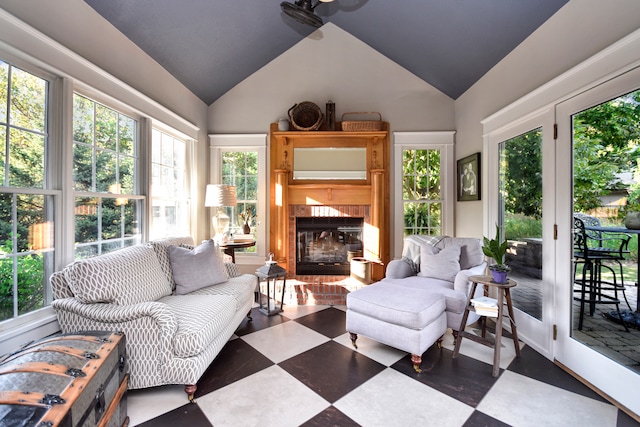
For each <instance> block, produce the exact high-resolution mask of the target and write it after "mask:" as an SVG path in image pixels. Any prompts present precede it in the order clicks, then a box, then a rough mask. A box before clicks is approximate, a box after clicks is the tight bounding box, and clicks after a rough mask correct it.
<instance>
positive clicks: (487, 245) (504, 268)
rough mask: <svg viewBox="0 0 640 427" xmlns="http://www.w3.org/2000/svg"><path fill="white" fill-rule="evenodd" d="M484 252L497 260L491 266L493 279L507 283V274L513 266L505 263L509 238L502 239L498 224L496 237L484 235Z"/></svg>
mask: <svg viewBox="0 0 640 427" xmlns="http://www.w3.org/2000/svg"><path fill="white" fill-rule="evenodd" d="M482 252H483V253H484V254H485V255H486V256H488V257H489V258H493V260H494V261H495V262H496V263H495V264H491V265H490V266H489V270H490V271H491V275H492V276H493V281H494V282H496V283H506V282H507V274H508V273H509V271H511V268H509V266H508V265H506V264H505V263H504V257H505V254H506V253H507V240H506V239H500V228H499V227H498V226H497V225H496V237H495V238H493V239H489V238H487V237H486V236H485V237H484V239H483V246H482Z"/></svg>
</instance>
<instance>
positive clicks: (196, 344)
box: [160, 295, 236, 357]
mask: <svg viewBox="0 0 640 427" xmlns="http://www.w3.org/2000/svg"><path fill="white" fill-rule="evenodd" d="M160 302H162V303H164V304H166V305H167V307H168V308H169V309H170V310H171V312H173V314H174V316H175V318H176V320H177V322H178V330H177V331H176V333H175V335H174V337H173V352H174V355H175V356H176V357H193V356H196V355H198V354H200V353H201V352H202V351H203V350H204V349H206V348H207V347H208V346H209V345H211V343H212V342H213V340H214V339H215V338H216V337H217V336H218V335H220V334H221V333H222V332H223V331H224V330H225V329H226V328H227V327H228V326H229V323H231V321H232V319H233V316H234V314H235V312H236V310H235V301H234V300H233V298H232V297H230V296H226V295H180V296H177V295H170V296H167V297H164V298H162V299H161V300H160Z"/></svg>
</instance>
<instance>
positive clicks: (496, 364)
mask: <svg viewBox="0 0 640 427" xmlns="http://www.w3.org/2000/svg"><path fill="white" fill-rule="evenodd" d="M469 281H470V282H471V290H470V292H469V299H468V300H467V307H466V308H465V310H464V315H463V316H462V322H460V329H458V337H457V339H456V345H455V347H454V349H453V357H454V358H455V357H457V356H458V353H459V351H460V343H461V342H462V338H463V337H464V338H469V339H470V340H472V341H475V342H478V343H480V344H484V345H486V346H488V347H493V376H494V377H497V376H498V373H499V372H500V341H501V339H502V318H503V317H504V310H503V309H504V304H505V302H506V303H507V310H508V317H509V322H510V323H511V335H512V336H513V345H514V347H515V350H516V356H517V357H520V345H519V344H518V330H517V329H516V322H515V320H514V317H513V305H512V304H511V293H510V292H509V290H510V289H511V288H513V287H514V286H516V285H517V282H516V281H514V280H511V279H509V280H508V281H507V283H496V282H494V281H493V278H492V277H491V276H471V277H469ZM478 284H481V285H482V286H484V295H485V296H486V295H488V293H489V286H493V287H494V288H496V289H497V290H498V318H497V319H496V333H495V339H494V340H493V341H491V340H489V339H487V338H486V323H487V319H486V317H487V316H484V317H485V319H484V321H483V322H482V336H481V337H479V336H477V335H475V334H472V333H469V332H466V331H465V330H464V329H465V326H466V325H467V318H468V317H469V311H475V308H474V307H473V305H472V304H471V299H472V298H473V295H474V294H475V292H476V287H477V286H478Z"/></svg>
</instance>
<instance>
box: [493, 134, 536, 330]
mask: <svg viewBox="0 0 640 427" xmlns="http://www.w3.org/2000/svg"><path fill="white" fill-rule="evenodd" d="M499 157H500V161H499V187H500V192H499V212H500V213H499V220H500V224H499V225H500V226H501V228H502V235H504V236H505V237H506V239H507V241H508V242H509V249H508V252H507V255H506V263H507V265H509V267H511V273H510V277H511V278H512V279H514V280H516V281H517V282H518V286H516V287H515V288H514V289H513V290H512V291H511V297H512V299H513V305H514V308H516V309H518V310H520V311H522V312H523V313H525V314H527V315H528V316H531V317H533V318H535V319H538V320H542V267H543V266H542V260H543V257H542V248H543V240H542V128H537V129H534V130H532V131H529V132H526V133H523V134H521V135H518V136H516V137H513V138H510V139H508V140H506V141H503V142H501V143H500V145H499Z"/></svg>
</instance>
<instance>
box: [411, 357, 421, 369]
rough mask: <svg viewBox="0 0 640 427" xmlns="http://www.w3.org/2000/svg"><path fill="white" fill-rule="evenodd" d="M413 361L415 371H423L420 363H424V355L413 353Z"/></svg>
mask: <svg viewBox="0 0 640 427" xmlns="http://www.w3.org/2000/svg"><path fill="white" fill-rule="evenodd" d="M411 363H412V364H413V370H414V371H416V372H417V373H420V372H422V368H420V365H421V364H422V356H420V355H417V354H413V353H412V354H411Z"/></svg>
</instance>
